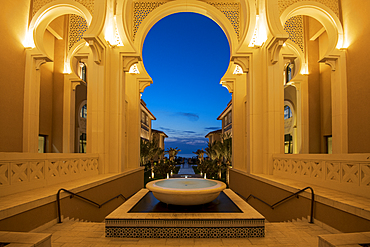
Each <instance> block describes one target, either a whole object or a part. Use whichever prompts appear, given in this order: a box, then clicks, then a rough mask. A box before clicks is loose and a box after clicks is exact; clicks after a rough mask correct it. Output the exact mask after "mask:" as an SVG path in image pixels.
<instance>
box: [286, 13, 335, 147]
mask: <svg viewBox="0 0 370 247" xmlns="http://www.w3.org/2000/svg"><path fill="white" fill-rule="evenodd" d="M296 12H297V13H300V14H302V15H294V16H292V15H289V16H290V18H289V19H287V20H286V21H285V23H284V29H285V31H287V33H288V34H289V42H292V43H293V44H294V46H296V47H297V48H298V52H299V54H298V56H297V57H298V58H300V59H302V60H303V63H302V65H303V67H302V69H301V70H300V73H301V74H305V75H307V77H306V79H307V90H308V92H305V93H307V95H308V107H307V108H305V109H307V110H308V113H307V115H308V118H307V119H308V120H307V121H309V123H306V126H309V127H308V128H309V130H308V133H309V136H308V140H309V141H308V148H306V152H308V153H328V152H331V151H330V150H329V149H328V147H329V146H328V141H330V138H329V139H328V137H331V136H332V113H331V112H332V110H331V108H332V106H331V68H330V67H329V66H328V65H326V64H324V63H319V62H318V61H319V60H320V59H322V58H323V57H325V56H326V55H327V54H328V52H330V50H332V48H333V47H332V46H333V44H336V42H337V41H338V37H337V36H329V35H328V30H327V29H326V28H327V27H325V26H324V24H325V23H326V22H325V21H323V18H314V17H312V16H311V14H310V13H309V11H308V12H307V11H306V12H304V11H303V10H301V11H296ZM326 26H328V23H326ZM330 28H331V29H334V27H330ZM330 28H329V29H330ZM331 29H330V30H329V32H332V31H333V30H331ZM287 48H288V49H289V48H292V47H291V45H290V46H288V47H287ZM291 50H292V49H291ZM293 53H294V52H293ZM297 60H298V59H295V60H294V61H293V59H292V60H290V61H289V62H286V64H285V66H284V71H282V73H283V76H284V85H285V87H284V101H289V102H291V103H292V104H293V106H294V110H295V111H296V112H295V114H296V115H302V113H301V112H300V111H301V110H302V108H297V106H298V105H300V106H302V105H301V103H299V104H298V102H301V100H302V98H301V96H300V92H299V90H297V88H296V87H294V86H290V85H294V83H295V78H294V74H295V73H296V72H297V71H295V68H294V67H295V65H296V64H297ZM292 75H293V76H292ZM299 80H301V79H298V83H299ZM298 119H300V118H298ZM297 126H298V128H301V127H302V125H301V124H298V125H296V127H295V128H297ZM296 130H297V129H296ZM298 131H300V132H301V131H302V130H301V129H299V130H298ZM286 134H287V133H285V137H284V143H286V140H287V137H286ZM293 136H295V134H294V132H293V135H292V139H293V141H292V142H293V143H294V145H293V146H297V144H298V143H297V142H302V141H303V140H302V139H301V140H298V139H297V138H294V137H293ZM298 136H300V135H298ZM298 146H300V145H298ZM300 152H302V151H301V150H294V153H300Z"/></svg>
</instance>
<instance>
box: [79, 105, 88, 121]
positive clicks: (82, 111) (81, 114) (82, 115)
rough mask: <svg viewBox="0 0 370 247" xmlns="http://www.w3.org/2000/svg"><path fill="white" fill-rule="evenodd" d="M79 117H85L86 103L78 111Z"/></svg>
mask: <svg viewBox="0 0 370 247" xmlns="http://www.w3.org/2000/svg"><path fill="white" fill-rule="evenodd" d="M80 117H82V118H87V105H86V104H85V105H83V106H82V107H81V111H80Z"/></svg>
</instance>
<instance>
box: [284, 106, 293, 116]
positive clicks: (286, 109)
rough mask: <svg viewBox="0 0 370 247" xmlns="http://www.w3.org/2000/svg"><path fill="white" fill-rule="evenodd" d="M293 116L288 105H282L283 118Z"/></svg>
mask: <svg viewBox="0 0 370 247" xmlns="http://www.w3.org/2000/svg"><path fill="white" fill-rule="evenodd" d="M291 117H293V113H292V109H290V107H289V106H287V105H285V106H284V119H289V118H291Z"/></svg>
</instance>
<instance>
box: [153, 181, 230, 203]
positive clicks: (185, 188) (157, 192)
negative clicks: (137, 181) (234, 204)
mask: <svg viewBox="0 0 370 247" xmlns="http://www.w3.org/2000/svg"><path fill="white" fill-rule="evenodd" d="M146 188H147V189H148V190H150V191H152V192H153V195H154V197H155V198H157V199H158V200H160V201H161V202H164V203H167V204H174V205H184V206H186V205H200V204H205V203H208V202H211V201H213V200H214V199H216V198H217V197H218V195H219V194H220V192H221V191H223V190H224V189H226V184H225V183H223V182H220V181H216V180H211V179H204V178H170V179H161V180H156V181H152V182H149V183H147V185H146Z"/></svg>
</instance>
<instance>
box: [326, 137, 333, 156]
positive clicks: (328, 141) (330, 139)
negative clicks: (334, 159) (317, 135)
mask: <svg viewBox="0 0 370 247" xmlns="http://www.w3.org/2000/svg"><path fill="white" fill-rule="evenodd" d="M332 142H333V137H332V136H326V153H328V154H332V153H333V146H332Z"/></svg>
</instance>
